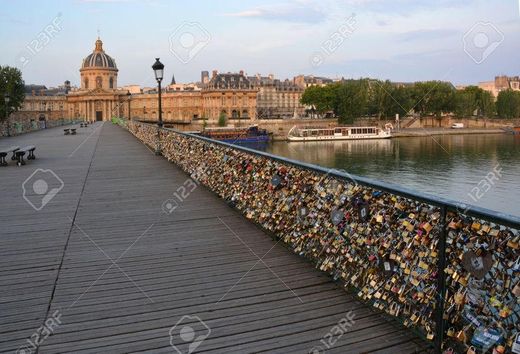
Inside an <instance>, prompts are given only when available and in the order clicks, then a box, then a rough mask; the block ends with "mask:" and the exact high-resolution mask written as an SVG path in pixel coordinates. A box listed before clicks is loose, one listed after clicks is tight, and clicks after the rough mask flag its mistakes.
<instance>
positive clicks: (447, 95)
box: [413, 81, 455, 117]
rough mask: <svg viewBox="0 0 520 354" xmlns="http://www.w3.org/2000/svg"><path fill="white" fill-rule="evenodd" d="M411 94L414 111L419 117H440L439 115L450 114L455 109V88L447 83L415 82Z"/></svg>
mask: <svg viewBox="0 0 520 354" xmlns="http://www.w3.org/2000/svg"><path fill="white" fill-rule="evenodd" d="M413 92H414V95H413V98H414V100H415V102H417V103H416V110H417V111H418V112H419V113H420V114H421V115H427V114H433V115H435V116H437V117H440V116H441V113H443V112H444V113H446V112H452V111H453V109H454V107H455V88H454V87H453V85H452V84H450V83H449V82H443V81H425V82H417V83H415V86H414V90H413Z"/></svg>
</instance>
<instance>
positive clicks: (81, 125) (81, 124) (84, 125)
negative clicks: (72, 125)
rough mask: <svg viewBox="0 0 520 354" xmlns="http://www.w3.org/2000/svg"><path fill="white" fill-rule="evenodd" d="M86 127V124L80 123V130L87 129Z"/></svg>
mask: <svg viewBox="0 0 520 354" xmlns="http://www.w3.org/2000/svg"><path fill="white" fill-rule="evenodd" d="M86 126H87V125H86V124H83V123H79V127H80V128H84V127H86Z"/></svg>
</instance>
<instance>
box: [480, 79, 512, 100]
mask: <svg viewBox="0 0 520 354" xmlns="http://www.w3.org/2000/svg"><path fill="white" fill-rule="evenodd" d="M478 87H480V88H481V89H483V90H485V91H488V92H491V94H492V95H493V96H494V97H495V98H497V97H498V94H499V93H500V91H505V90H513V91H520V77H518V76H505V75H502V76H495V80H493V81H483V82H479V84H478Z"/></svg>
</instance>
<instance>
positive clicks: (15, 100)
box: [0, 66, 25, 120]
mask: <svg viewBox="0 0 520 354" xmlns="http://www.w3.org/2000/svg"><path fill="white" fill-rule="evenodd" d="M6 93H7V94H8V95H9V113H11V112H14V111H17V110H19V109H20V108H21V107H22V104H23V100H24V98H25V93H24V81H23V79H22V72H21V71H20V70H18V69H17V68H13V67H9V66H0V101H1V103H2V105H1V107H0V120H3V119H5V117H6V114H5V113H6V112H5V110H6V107H7V106H6V104H5V101H4V97H5V94H6Z"/></svg>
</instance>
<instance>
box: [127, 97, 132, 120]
mask: <svg viewBox="0 0 520 354" xmlns="http://www.w3.org/2000/svg"><path fill="white" fill-rule="evenodd" d="M131 96H132V94H131V93H130V91H128V92H127V93H126V98H127V100H128V121H130V120H131V119H132V116H131V115H130V97H131Z"/></svg>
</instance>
